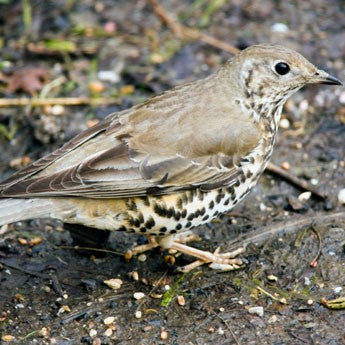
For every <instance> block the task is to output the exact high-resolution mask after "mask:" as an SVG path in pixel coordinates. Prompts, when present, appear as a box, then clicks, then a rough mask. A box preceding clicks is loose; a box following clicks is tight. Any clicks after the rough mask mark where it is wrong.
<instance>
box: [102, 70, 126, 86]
mask: <svg viewBox="0 0 345 345" xmlns="http://www.w3.org/2000/svg"><path fill="white" fill-rule="evenodd" d="M97 76H98V79H99V80H103V81H108V82H110V83H113V84H115V83H118V82H119V81H120V76H119V74H118V73H116V72H115V71H99V72H98V75H97Z"/></svg>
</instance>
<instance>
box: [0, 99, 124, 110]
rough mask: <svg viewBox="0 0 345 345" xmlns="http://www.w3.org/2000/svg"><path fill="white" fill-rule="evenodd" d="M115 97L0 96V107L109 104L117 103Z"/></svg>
mask: <svg viewBox="0 0 345 345" xmlns="http://www.w3.org/2000/svg"><path fill="white" fill-rule="evenodd" d="M118 103H119V100H118V99H116V98H111V97H107V98H90V97H68V98H63V97H62V98H42V99H40V98H0V108H1V107H17V106H20V107H24V106H27V105H30V106H32V107H42V106H47V105H64V106H69V105H89V104H90V105H94V106H96V105H109V104H118Z"/></svg>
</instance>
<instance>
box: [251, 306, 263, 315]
mask: <svg viewBox="0 0 345 345" xmlns="http://www.w3.org/2000/svg"><path fill="white" fill-rule="evenodd" d="M248 313H249V314H256V315H258V316H261V317H262V316H263V315H264V308H263V307H251V308H249V309H248Z"/></svg>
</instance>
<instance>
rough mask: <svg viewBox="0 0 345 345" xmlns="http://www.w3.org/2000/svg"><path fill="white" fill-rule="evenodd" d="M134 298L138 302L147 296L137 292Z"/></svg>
mask: <svg viewBox="0 0 345 345" xmlns="http://www.w3.org/2000/svg"><path fill="white" fill-rule="evenodd" d="M133 297H134V298H135V299H136V300H140V299H142V298H144V297H145V294H144V293H143V292H135V293H134V294H133Z"/></svg>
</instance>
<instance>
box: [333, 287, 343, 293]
mask: <svg viewBox="0 0 345 345" xmlns="http://www.w3.org/2000/svg"><path fill="white" fill-rule="evenodd" d="M342 290H343V288H342V287H341V286H337V287H335V288H334V289H333V291H334V293H339V292H341V291H342Z"/></svg>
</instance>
